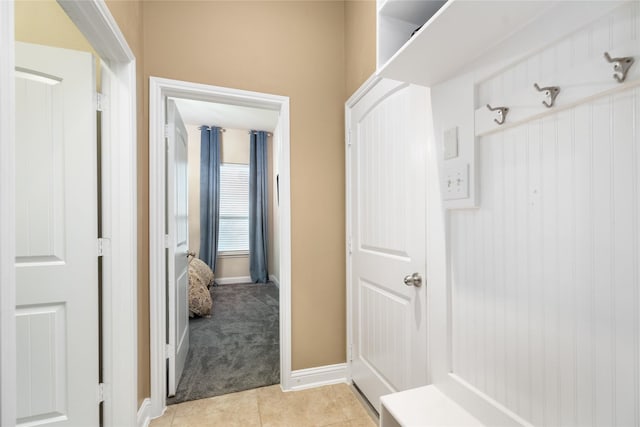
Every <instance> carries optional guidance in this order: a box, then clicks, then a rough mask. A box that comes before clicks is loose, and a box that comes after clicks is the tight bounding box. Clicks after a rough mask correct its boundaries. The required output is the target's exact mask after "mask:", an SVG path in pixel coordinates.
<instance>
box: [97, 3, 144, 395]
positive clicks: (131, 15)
mask: <svg viewBox="0 0 640 427" xmlns="http://www.w3.org/2000/svg"><path fill="white" fill-rule="evenodd" d="M106 3H107V6H108V7H109V10H110V11H111V14H112V15H113V17H114V18H115V20H116V22H117V23H118V26H119V27H120V29H121V30H122V33H123V34H124V36H125V38H126V39H127V43H128V44H129V47H130V48H131V50H132V51H133V54H134V55H135V57H136V85H137V101H138V102H137V104H138V105H137V125H138V129H137V131H138V149H137V156H138V158H137V167H138V182H137V191H138V266H137V267H138V405H140V404H141V403H142V401H143V400H144V399H145V398H146V397H149V396H150V395H151V385H150V383H151V373H150V359H149V138H148V129H149V126H148V123H147V122H146V120H145V118H146V115H144V114H143V111H146V109H147V105H148V103H149V102H148V100H145V99H144V97H143V87H144V85H145V82H144V79H143V64H144V50H143V47H144V46H143V33H142V25H143V22H142V2H141V1H139V0H126V1H123V0H106Z"/></svg>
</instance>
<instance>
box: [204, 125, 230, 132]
mask: <svg viewBox="0 0 640 427" xmlns="http://www.w3.org/2000/svg"><path fill="white" fill-rule="evenodd" d="M210 128H211V126H205V125H203V126H200V127H199V128H198V130H202V129H210ZM219 129H220V132H226V131H227V130H226V129H225V128H219Z"/></svg>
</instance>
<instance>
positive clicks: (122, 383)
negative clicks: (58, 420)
mask: <svg viewBox="0 0 640 427" xmlns="http://www.w3.org/2000/svg"><path fill="white" fill-rule="evenodd" d="M58 2H59V4H60V6H61V7H62V8H63V9H64V10H65V12H66V13H67V15H69V17H70V18H71V20H72V21H73V22H74V24H75V25H76V26H77V27H78V29H79V30H80V32H82V34H83V35H84V36H85V37H86V38H87V40H88V41H89V43H90V44H91V46H92V47H93V48H94V49H95V51H96V52H97V54H98V55H99V56H100V58H101V59H102V61H103V62H104V64H105V65H106V67H107V68H108V69H109V70H110V71H111V72H110V73H107V74H108V76H105V78H106V79H108V80H107V82H106V83H107V84H108V85H109V87H110V88H111V93H110V96H109V98H110V99H109V100H108V102H107V103H106V105H105V106H104V107H103V110H102V111H103V121H102V124H103V138H102V165H101V168H102V189H101V192H102V198H103V202H102V223H103V236H102V237H103V238H105V239H106V242H105V243H106V245H105V252H104V255H103V283H104V289H105V291H104V292H103V306H102V307H103V329H102V334H103V354H102V355H103V382H104V424H105V425H106V426H116V425H136V424H137V409H138V408H137V390H138V387H137V376H138V365H137V363H138V361H137V354H138V351H137V222H136V221H137V208H136V203H137V189H136V146H137V143H136V142H137V138H136V136H137V134H136V118H137V115H136V111H137V110H136V61H135V56H134V55H133V52H132V51H131V49H130V48H129V45H128V44H127V42H126V40H125V37H124V35H123V34H122V32H121V31H120V29H119V27H118V25H117V23H116V21H115V19H114V18H113V16H112V15H111V12H110V11H109V8H108V7H107V5H106V3H105V2H104V0H90V1H86V0H58ZM14 21H15V16H14V5H13V2H11V1H3V2H0V24H1V25H0V93H1V94H2V96H0V170H2V173H1V174H0V233H1V234H2V235H3V236H7V235H11V234H12V233H14V230H15V213H14V211H13V207H14V200H15V185H16V182H15V164H14V161H15V160H14V159H15V143H16V142H15V124H14V121H15V76H14V65H15V63H14V57H15V48H14V46H15V36H14ZM96 255H97V252H96ZM14 263H15V241H14V239H0V281H1V283H2V286H0V309H1V316H0V344H1V348H2V350H1V352H0V380H1V381H0V383H1V385H0V424H1V425H6V426H12V425H14V424H15V422H16V396H15V390H16V376H15V369H16V357H15V351H13V350H14V349H15V343H16V331H15V297H16V281H15V264H14ZM116 301H117V304H116V303H115V302H116ZM97 392H98V390H96V396H97Z"/></svg>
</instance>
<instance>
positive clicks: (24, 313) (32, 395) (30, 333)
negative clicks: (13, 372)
mask: <svg viewBox="0 0 640 427" xmlns="http://www.w3.org/2000/svg"><path fill="white" fill-rule="evenodd" d="M16 332H17V334H16V336H17V347H16V353H17V362H18V365H17V376H18V378H20V379H22V381H18V383H17V401H18V408H17V411H18V412H17V416H18V423H19V424H20V423H26V422H30V421H40V422H44V421H45V420H46V421H47V422H54V421H57V420H64V419H66V411H67V408H66V397H67V391H66V389H67V384H66V373H65V370H66V366H65V354H64V352H65V350H64V349H65V345H66V343H65V309H64V306H63V305H50V306H49V305H48V306H39V307H24V308H18V309H17V310H16Z"/></svg>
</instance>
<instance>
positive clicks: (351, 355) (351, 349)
mask: <svg viewBox="0 0 640 427" xmlns="http://www.w3.org/2000/svg"><path fill="white" fill-rule="evenodd" d="M347 353H348V354H347V360H348V361H349V362H353V344H349V348H348V351H347Z"/></svg>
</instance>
